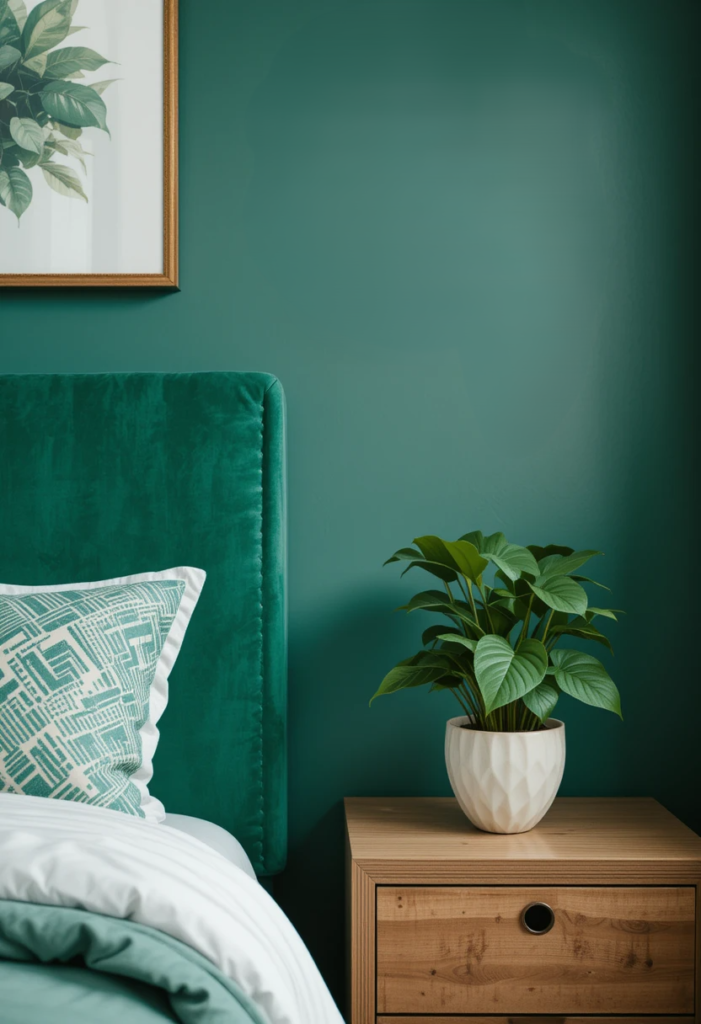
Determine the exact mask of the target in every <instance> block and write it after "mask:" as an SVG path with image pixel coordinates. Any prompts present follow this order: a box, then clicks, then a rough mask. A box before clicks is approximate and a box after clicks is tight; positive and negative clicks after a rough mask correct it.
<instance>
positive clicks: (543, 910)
mask: <svg viewBox="0 0 701 1024" xmlns="http://www.w3.org/2000/svg"><path fill="white" fill-rule="evenodd" d="M521 921H522V922H523V927H524V928H525V929H526V931H529V932H531V934H533V935H545V934H546V932H549V931H550V929H551V928H552V926H553V925H554V924H555V911H554V910H553V908H552V907H549V906H548V904H547V903H529V904H528V906H527V907H526V908H525V909H524V911H523V913H522V914H521Z"/></svg>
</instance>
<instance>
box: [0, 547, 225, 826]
mask: <svg viewBox="0 0 701 1024" xmlns="http://www.w3.org/2000/svg"><path fill="white" fill-rule="evenodd" d="M206 578H207V574H206V573H205V572H204V570H203V569H193V568H192V567H191V566H187V565H186V566H178V567H177V568H176V569H164V570H163V571H162V572H143V573H139V574H138V575H136V576H117V577H115V578H114V579H111V580H98V581H96V582H94V583H60V584H58V585H54V586H46V587H22V586H16V585H14V584H11V583H0V595H1V596H6V597H21V596H23V595H24V594H49V593H52V592H56V591H61V590H94V589H95V588H96V587H109V586H119V585H122V584H126V583H151V582H154V581H157V580H183V581H184V582H185V590H184V592H183V596H182V598H181V601H180V605H179V607H178V612H177V614H176V616H175V618H174V620H173V625H172V626H171V627H170V632H169V633H168V636H167V638H166V641H165V643H164V644H163V650H162V651H161V656H160V658H159V659H158V664H157V666H156V674H155V675H154V678H153V683H152V684H151V691H150V699H149V716H148V719H147V720H146V722H145V723H144V725H143V726H142V728H141V729H140V730H139V736H140V738H141V766H140V768H139V769H138V770H137V771H136V772H135V774H134V775H132V776H131V779H130V781H131V782H133V783H134V785H135V786H136V787H137V788H138V790H139V793H140V794H141V810H142V811H143V814H144V817H145V818H146V819H147V820H148V821H157V822H160V821H163V819H164V818H165V816H166V812H165V808H164V806H163V804H162V803H161V801H160V800H157V799H156V797H154V796H151V794H150V793H149V791H148V786H149V783H150V782H151V779H152V778H153V758H154V754H155V753H156V747H157V746H158V740H159V737H160V733H159V732H158V728H157V725H158V720H159V718H160V717H161V715H162V714H163V712H164V711H165V709H166V706H167V704H168V677H169V676H170V673H171V670H172V668H173V665H174V664H175V660H176V658H177V657H178V654H179V653H180V647H181V645H182V642H183V638H184V636H185V631H186V630H187V627H188V624H189V622H190V618H191V616H192V613H193V611H194V610H195V605H196V604H197V601H198V600H199V596H200V593H201V591H202V587H203V586H204V581H205V579H206Z"/></svg>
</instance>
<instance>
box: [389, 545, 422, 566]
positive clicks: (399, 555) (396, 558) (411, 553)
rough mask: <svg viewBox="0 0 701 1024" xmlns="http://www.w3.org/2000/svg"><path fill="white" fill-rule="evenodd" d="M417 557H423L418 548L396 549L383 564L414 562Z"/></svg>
mask: <svg viewBox="0 0 701 1024" xmlns="http://www.w3.org/2000/svg"><path fill="white" fill-rule="evenodd" d="M416 558H421V552H420V551H417V550H416V548H400V549H399V551H395V552H394V554H393V555H392V556H391V557H390V558H388V559H387V561H386V562H383V563H382V564H383V565H390V564H391V563H392V562H407V561H408V562H413V561H414V559H416Z"/></svg>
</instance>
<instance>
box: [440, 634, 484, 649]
mask: <svg viewBox="0 0 701 1024" xmlns="http://www.w3.org/2000/svg"><path fill="white" fill-rule="evenodd" d="M438 639H439V640H443V641H444V642H445V643H449V644H460V645H461V646H462V647H467V649H468V650H469V651H472V652H474V650H475V648H476V647H477V641H476V640H470V639H469V638H468V637H466V636H462V635H461V634H460V633H441V634H440V636H439V637H438Z"/></svg>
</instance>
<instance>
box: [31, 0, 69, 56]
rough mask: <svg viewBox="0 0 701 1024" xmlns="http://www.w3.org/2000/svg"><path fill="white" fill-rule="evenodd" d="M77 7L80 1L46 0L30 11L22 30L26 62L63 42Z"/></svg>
mask: <svg viewBox="0 0 701 1024" xmlns="http://www.w3.org/2000/svg"><path fill="white" fill-rule="evenodd" d="M77 6H78V0H44V2H43V3H41V4H37V6H36V7H34V8H33V9H32V10H31V11H30V13H29V16H28V17H27V22H26V24H25V26H24V29H23V30H22V49H23V50H24V59H25V60H29V59H30V58H31V57H36V55H37V54H38V53H44V51H45V50H51V49H52V48H53V47H54V46H58V44H59V43H62V42H63V40H64V39H65V38H66V36H67V35H68V33H69V31H70V27H71V18H72V17H73V14H74V12H75V9H76V7H77Z"/></svg>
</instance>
